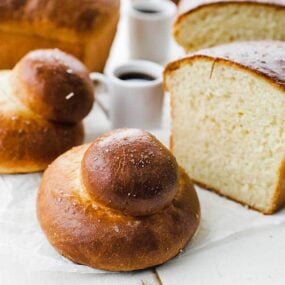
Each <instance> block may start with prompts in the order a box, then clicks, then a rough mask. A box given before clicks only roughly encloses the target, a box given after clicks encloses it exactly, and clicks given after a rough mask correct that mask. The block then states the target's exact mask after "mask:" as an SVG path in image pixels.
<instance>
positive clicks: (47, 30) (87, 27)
mask: <svg viewBox="0 0 285 285" xmlns="http://www.w3.org/2000/svg"><path fill="white" fill-rule="evenodd" d="M119 10H120V1H119V0H80V1H78V0H68V1H58V0H24V1H18V0H8V1H1V4H0V43H1V44H0V69H10V68H13V66H14V65H15V64H16V63H17V62H18V61H19V60H20V59H21V58H22V57H23V56H24V55H25V54H26V53H27V52H29V51H31V50H34V49H43V48H59V49H61V50H63V51H66V52H68V53H70V54H73V55H74V56H76V57H77V58H79V59H80V60H81V61H82V62H83V63H84V64H85V65H86V66H87V67H88V68H89V69H90V70H92V71H93V70H94V71H102V70H103V68H104V65H105V62H106V60H107V58H108V55H109V51H110V48H111V45H112V41H113V38H114V36H115V33H116V28H117V22H118V19H119Z"/></svg>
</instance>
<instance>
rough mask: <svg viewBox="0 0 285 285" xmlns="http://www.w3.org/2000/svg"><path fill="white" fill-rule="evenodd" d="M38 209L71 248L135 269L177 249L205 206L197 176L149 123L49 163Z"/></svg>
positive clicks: (71, 252) (102, 263)
mask: <svg viewBox="0 0 285 285" xmlns="http://www.w3.org/2000/svg"><path fill="white" fill-rule="evenodd" d="M147 177H149V178H150V180H149V181H148V180H147ZM155 178H156V179H155ZM107 184H109V186H110V188H108V185H107ZM155 189H158V190H157V192H156V191H155ZM129 193H130V194H129ZM108 197H109V199H108ZM37 214H38V219H39V222H40V224H41V227H42V229H43V231H44V232H45V234H46V236H47V238H48V240H49V242H50V243H51V244H52V245H53V246H54V247H55V249H56V250H57V251H58V252H59V253H60V254H62V255H63V256H65V257H67V258H69V259H70V260H72V261H74V262H76V263H79V264H84V265H88V266H90V267H94V268H99V269H104V270H111V271H131V270H138V269H144V268H148V267H152V266H155V265H158V264H162V263H164V262H166V261H167V260H169V259H171V258H173V257H174V256H176V255H177V254H178V253H179V252H180V251H181V250H182V249H183V248H184V247H185V246H186V245H187V243H188V242H189V240H190V239H191V238H192V237H193V235H194V233H195V232H196V230H197V227H198V224H199V221H200V206H199V201H198V197H197V195H196V192H195V190H194V187H193V184H192V182H191V181H190V179H189V177H188V176H187V175H186V174H185V172H184V171H183V170H182V169H181V168H179V167H178V166H177V164H176V160H175V158H174V157H173V156H172V155H171V153H170V152H169V151H168V150H167V149H166V148H165V147H164V146H163V145H162V144H161V143H160V142H158V141H157V140H156V139H155V138H154V137H153V136H152V135H150V134H149V133H147V132H145V131H141V130H135V129H119V130H115V131H112V132H110V133H107V134H105V135H103V136H101V137H99V138H97V139H96V140H95V141H94V143H93V144H91V145H90V144H89V145H83V146H79V147H77V148H73V149H72V150H70V151H68V152H66V153H65V154H63V155H62V156H60V157H59V158H57V159H56V160H55V161H54V162H53V163H52V164H51V165H50V166H49V168H48V169H47V170H46V172H45V173H44V176H43V179H42V182H41V185H40V189H39V193H38V199H37Z"/></svg>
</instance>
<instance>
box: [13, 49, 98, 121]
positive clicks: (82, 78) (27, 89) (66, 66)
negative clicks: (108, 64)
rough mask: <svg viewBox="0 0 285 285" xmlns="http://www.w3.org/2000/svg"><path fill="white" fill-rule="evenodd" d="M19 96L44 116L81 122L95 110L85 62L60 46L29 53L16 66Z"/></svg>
mask: <svg viewBox="0 0 285 285" xmlns="http://www.w3.org/2000/svg"><path fill="white" fill-rule="evenodd" d="M11 80H12V88H13V92H14V93H15V94H16V96H17V97H18V98H19V99H20V100H21V101H22V102H23V103H24V104H25V105H26V106H27V107H28V108H29V109H31V110H32V111H34V112H36V113H38V114H40V115H41V116H42V117H43V118H45V119H47V120H51V121H56V122H61V123H77V122H79V121H81V120H82V119H83V118H84V117H85V116H86V115H87V114H88V113H89V111H90V110H91V108H92V104H93V101H94V94H93V92H94V90H93V89H94V87H93V84H92V81H91V79H90V78H89V74H88V71H87V69H86V68H85V66H84V65H83V64H82V63H81V62H80V61H79V60H77V59H76V58H75V57H73V56H71V55H68V54H66V53H64V52H62V51H60V50H58V49H49V50H36V51H32V52H30V53H28V54H27V55H26V56H25V57H24V58H23V59H22V60H21V61H20V62H19V63H18V64H17V65H16V66H15V68H14V69H13V72H12V76H11Z"/></svg>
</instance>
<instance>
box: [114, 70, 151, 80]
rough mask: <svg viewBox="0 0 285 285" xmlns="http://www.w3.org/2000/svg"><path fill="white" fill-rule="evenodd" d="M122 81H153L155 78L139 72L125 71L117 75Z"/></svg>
mask: <svg viewBox="0 0 285 285" xmlns="http://www.w3.org/2000/svg"><path fill="white" fill-rule="evenodd" d="M118 78H119V79H121V80H123V81H153V80H155V79H156V78H155V77H154V76H152V75H149V74H146V73H141V72H126V73H122V74H120V75H119V76H118Z"/></svg>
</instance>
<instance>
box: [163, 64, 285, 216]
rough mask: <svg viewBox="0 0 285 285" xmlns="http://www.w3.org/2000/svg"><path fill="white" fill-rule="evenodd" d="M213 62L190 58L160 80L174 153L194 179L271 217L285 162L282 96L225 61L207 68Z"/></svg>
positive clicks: (279, 90) (249, 73)
mask: <svg viewBox="0 0 285 285" xmlns="http://www.w3.org/2000/svg"><path fill="white" fill-rule="evenodd" d="M213 61H214V59H212V60H210V59H200V60H193V61H189V62H188V64H182V65H181V66H180V68H178V69H176V70H175V71H171V72H170V73H169V74H168V75H167V77H166V84H167V86H168V89H169V91H170V93H171V97H172V117H173V122H172V126H173V127H172V150H173V152H174V155H175V156H176V157H177V160H178V163H179V164H181V165H182V166H183V167H184V168H185V169H186V171H187V172H188V174H189V175H190V177H191V178H192V179H194V180H195V181H197V182H200V183H202V184H203V185H206V186H207V187H209V188H211V189H214V190H215V191H217V192H219V193H220V194H222V195H225V196H228V197H230V198H232V199H234V200H237V201H239V202H241V203H243V204H246V205H248V206H250V207H253V208H255V209H258V210H260V211H261V212H263V213H271V212H273V211H275V210H276V207H277V205H276V201H275V199H276V197H278V190H280V189H278V186H279V185H281V180H282V177H281V174H280V171H281V168H282V165H283V164H284V145H285V144H284V143H285V94H284V91H283V90H281V88H278V87H276V86H275V85H273V84H270V83H269V81H268V80H265V79H264V78H262V77H261V76H258V75H254V74H253V73H251V72H250V71H247V70H245V69H243V68H241V67H238V66H236V65H231V63H229V62H228V63H227V62H216V63H215V67H214V70H213V68H212V67H213Z"/></svg>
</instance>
